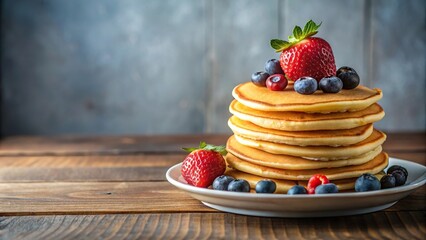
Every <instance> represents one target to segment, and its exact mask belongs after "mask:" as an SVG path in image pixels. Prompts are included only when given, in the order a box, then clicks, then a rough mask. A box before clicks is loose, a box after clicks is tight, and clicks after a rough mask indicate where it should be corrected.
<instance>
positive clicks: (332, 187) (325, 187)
mask: <svg viewBox="0 0 426 240" xmlns="http://www.w3.org/2000/svg"><path fill="white" fill-rule="evenodd" d="M338 192H339V189H337V186H336V184H334V183H326V184H321V185H318V187H316V188H315V194H326V193H338Z"/></svg>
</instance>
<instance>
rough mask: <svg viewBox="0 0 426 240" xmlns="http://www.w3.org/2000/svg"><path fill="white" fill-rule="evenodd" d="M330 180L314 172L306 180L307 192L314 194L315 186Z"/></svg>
mask: <svg viewBox="0 0 426 240" xmlns="http://www.w3.org/2000/svg"><path fill="white" fill-rule="evenodd" d="M329 182H330V181H329V180H328V178H327V177H326V176H325V175H322V174H315V175H313V176H312V177H311V178H310V179H309V181H308V186H307V190H308V194H315V188H316V187H317V186H319V185H321V184H326V183H329Z"/></svg>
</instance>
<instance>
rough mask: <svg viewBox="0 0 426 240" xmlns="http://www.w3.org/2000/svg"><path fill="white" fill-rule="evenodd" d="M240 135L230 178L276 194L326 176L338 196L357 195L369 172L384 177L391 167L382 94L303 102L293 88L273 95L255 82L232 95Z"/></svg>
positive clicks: (359, 91) (362, 90) (231, 147)
mask: <svg viewBox="0 0 426 240" xmlns="http://www.w3.org/2000/svg"><path fill="white" fill-rule="evenodd" d="M232 95H233V97H234V98H235V100H233V102H232V103H231V104H230V107H229V109H230V112H231V113H232V114H233V116H232V117H231V118H230V119H229V121H228V125H229V127H230V128H231V129H232V131H233V132H234V135H232V136H231V137H230V138H229V139H228V142H227V151H228V155H227V156H226V161H227V164H228V166H229V168H230V169H229V170H228V171H227V174H228V175H231V176H234V177H236V178H243V179H246V180H248V181H249V183H250V185H251V187H252V188H254V186H255V184H256V183H257V181H259V180H261V179H272V180H274V181H275V182H276V183H277V192H283V193H285V192H287V190H288V189H289V188H291V187H292V186H294V185H296V184H299V185H305V186H306V184H307V180H309V178H310V177H311V176H312V175H314V174H324V175H326V176H327V177H328V178H329V179H330V181H331V182H333V183H335V184H336V185H337V186H338V188H339V190H349V189H353V188H354V182H355V179H356V178H357V177H359V176H360V175H361V174H363V173H371V174H376V175H379V174H380V173H381V171H382V170H383V169H384V168H386V166H387V165H388V156H387V154H386V153H385V152H383V151H382V146H381V145H382V144H383V142H384V141H385V139H386V135H385V134H384V133H382V132H380V131H378V130H376V129H374V128H373V123H374V122H377V121H379V120H381V119H382V118H383V117H384V111H383V109H382V108H381V107H380V105H378V104H377V103H376V102H377V101H378V100H379V99H381V98H382V93H381V91H380V90H379V89H369V88H367V87H364V86H358V87H357V88H355V89H351V90H342V91H340V92H339V93H336V94H330V93H323V92H321V91H317V92H315V93H314V94H312V95H301V94H299V93H297V92H295V91H294V89H293V86H292V85H289V86H287V88H286V89H285V90H284V91H271V90H269V89H267V88H265V87H258V86H256V85H254V84H253V83H251V82H247V83H243V84H240V85H238V86H237V87H235V88H234V90H233V92H232Z"/></svg>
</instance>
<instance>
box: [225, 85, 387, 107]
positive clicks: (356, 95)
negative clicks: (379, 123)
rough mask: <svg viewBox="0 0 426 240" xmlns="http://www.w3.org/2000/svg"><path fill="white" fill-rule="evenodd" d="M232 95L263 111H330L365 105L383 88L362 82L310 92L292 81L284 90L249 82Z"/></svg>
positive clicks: (245, 103) (237, 88)
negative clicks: (298, 89) (335, 90)
mask: <svg viewBox="0 0 426 240" xmlns="http://www.w3.org/2000/svg"><path fill="white" fill-rule="evenodd" d="M232 96H233V97H234V98H235V99H237V100H238V101H239V102H241V103H243V104H244V105H246V106H248V107H250V108H253V109H257V110H262V111H295V112H326V113H328V112H345V111H358V110H361V109H365V108H367V107H368V106H370V105H372V104H373V103H375V102H377V101H378V100H380V99H381V98H382V91H381V90H380V89H369V88H367V87H365V86H361V85H359V86H358V87H356V88H355V89H351V90H345V89H343V90H341V91H340V92H339V93H336V94H330V93H323V92H322V91H316V92H315V93H314V94H312V95H309V96H307V95H302V94H299V93H297V92H296V91H294V89H293V87H292V85H289V86H287V88H286V89H285V90H284V91H271V90H269V89H268V88H265V87H257V86H256V85H254V84H253V83H251V82H246V83H242V84H240V85H238V86H236V87H235V88H234V90H233V91H232Z"/></svg>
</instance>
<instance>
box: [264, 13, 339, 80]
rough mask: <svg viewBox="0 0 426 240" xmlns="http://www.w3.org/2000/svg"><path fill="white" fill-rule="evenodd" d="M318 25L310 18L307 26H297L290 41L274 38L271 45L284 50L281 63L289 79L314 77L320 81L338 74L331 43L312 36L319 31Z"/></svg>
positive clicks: (278, 50) (281, 50)
mask: <svg viewBox="0 0 426 240" xmlns="http://www.w3.org/2000/svg"><path fill="white" fill-rule="evenodd" d="M320 26H321V23H320V24H319V25H317V24H316V23H315V22H313V21H312V20H310V21H309V22H307V23H306V25H305V27H304V28H303V30H302V28H300V27H299V26H296V27H295V28H294V30H293V35H291V36H289V37H288V41H284V40H280V39H272V40H271V47H272V48H274V49H275V50H276V52H282V53H281V56H280V65H281V68H282V69H283V70H284V72H285V75H286V77H287V79H288V80H292V81H296V80H298V79H299V78H301V77H312V78H315V79H316V80H317V81H318V82H319V81H320V80H321V79H322V78H323V77H329V76H335V75H336V64H335V62H334V55H333V51H332V50H331V47H330V44H328V42H327V41H325V40H324V39H322V38H318V37H312V36H313V35H315V34H317V33H318V28H319V27H320Z"/></svg>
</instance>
